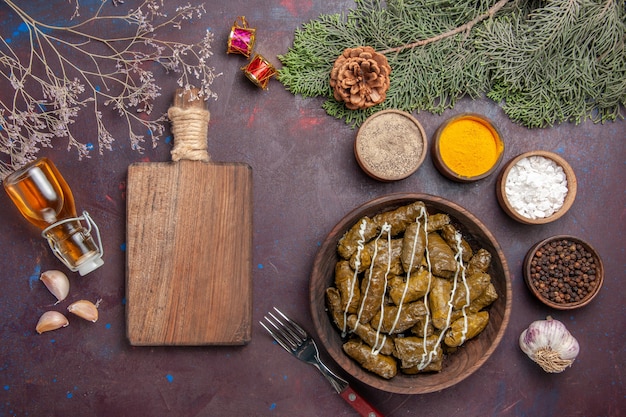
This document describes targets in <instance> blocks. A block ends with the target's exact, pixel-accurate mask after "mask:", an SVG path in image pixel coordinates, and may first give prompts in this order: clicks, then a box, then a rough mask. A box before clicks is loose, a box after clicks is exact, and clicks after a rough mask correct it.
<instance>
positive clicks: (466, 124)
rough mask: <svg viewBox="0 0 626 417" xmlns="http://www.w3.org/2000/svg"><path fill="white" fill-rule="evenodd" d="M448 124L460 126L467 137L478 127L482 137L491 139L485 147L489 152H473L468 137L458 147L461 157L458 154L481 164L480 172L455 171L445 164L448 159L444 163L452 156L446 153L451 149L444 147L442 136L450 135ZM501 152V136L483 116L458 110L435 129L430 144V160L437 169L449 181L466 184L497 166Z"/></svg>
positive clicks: (485, 176)
mask: <svg viewBox="0 0 626 417" xmlns="http://www.w3.org/2000/svg"><path fill="white" fill-rule="evenodd" d="M452 125H455V127H457V128H459V129H461V130H462V131H466V135H468V137H470V138H471V135H472V134H473V133H472V131H473V130H475V129H480V130H481V131H482V132H483V133H485V137H487V136H491V138H490V139H492V140H493V143H492V144H490V145H493V146H490V147H489V148H488V149H490V150H491V152H490V153H489V155H485V154H481V153H479V152H477V150H476V149H477V148H476V147H473V146H472V141H471V140H469V141H468V142H466V144H464V146H463V147H461V148H459V150H458V152H459V153H462V156H460V157H462V158H467V160H468V161H469V160H471V161H473V163H476V161H480V162H481V163H484V165H485V166H484V170H483V171H482V172H480V173H478V174H474V173H471V174H470V173H469V172H457V171H455V169H454V168H453V167H451V166H450V165H449V162H446V160H447V159H448V160H450V159H451V158H452V155H451V154H450V152H451V151H450V150H446V148H445V143H446V140H450V139H446V138H450V136H449V129H450V127H451V126H452ZM448 155H450V156H448ZM502 155H504V141H503V139H502V135H501V134H500V132H499V131H498V129H497V128H496V126H495V125H494V124H493V123H492V122H491V121H490V120H489V119H488V118H487V117H485V116H482V115H480V114H476V113H461V114H459V115H456V116H454V117H451V118H450V119H448V120H446V121H445V122H444V123H442V124H441V126H439V128H438V129H437V130H436V131H435V135H434V140H433V147H432V158H433V163H434V165H435V167H436V168H437V169H438V170H439V172H440V173H441V174H442V175H443V176H444V177H446V178H448V179H450V180H453V181H456V182H461V183H467V182H474V181H478V180H482V179H483V178H487V177H488V176H490V175H491V174H493V173H494V172H495V171H496V170H497V169H498V166H499V165H500V162H501V161H502Z"/></svg>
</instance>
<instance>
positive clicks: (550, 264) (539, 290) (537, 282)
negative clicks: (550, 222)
mask: <svg viewBox="0 0 626 417" xmlns="http://www.w3.org/2000/svg"><path fill="white" fill-rule="evenodd" d="M546 245H550V246H551V247H550V248H547V247H546ZM572 253H574V254H575V257H576V259H575V260H574V259H570V258H571V257H572ZM585 254H587V256H586V257H587V258H588V259H592V260H593V265H594V267H593V268H589V269H587V268H586V267H585V265H584V264H585V262H584V259H580V256H579V255H583V256H582V257H583V258H585V256H584V255H585ZM561 256H563V258H561ZM566 256H569V258H567V259H564V257H566ZM541 271H543V272H541ZM549 271H554V272H552V273H551V272H549ZM557 274H559V275H561V274H562V275H563V276H561V277H554V275H557ZM551 277H552V278H551ZM559 278H560V279H559ZM553 279H554V280H556V281H555V282H554V284H556V286H553V288H550V284H549V282H552V280H553ZM524 281H526V285H527V286H528V289H529V290H530V292H531V293H532V294H533V295H534V296H535V297H536V298H537V299H538V300H539V301H541V302H542V303H543V304H545V305H547V306H548V307H551V308H554V309H557V310H572V309H575V308H580V307H583V306H586V305H587V304H589V303H590V302H591V300H593V299H594V298H595V297H596V296H597V295H598V293H599V292H600V288H601V287H602V284H603V282H604V266H603V264H602V259H601V258H600V255H599V254H598V252H597V251H596V250H595V249H594V247H593V246H591V244H589V243H587V242H585V241H584V240H582V239H580V238H577V237H575V236H569V235H558V236H552V237H549V238H547V239H543V240H541V241H540V242H537V243H536V244H535V245H533V246H532V248H530V250H529V251H528V253H527V254H526V257H525V258H524ZM580 285H582V286H584V288H581V287H580ZM559 286H560V288H559ZM578 289H582V290H583V291H584V296H581V297H580V299H575V298H573V297H574V295H575V293H577V290H578ZM554 292H556V293H562V294H565V295H566V296H568V298H567V299H565V298H564V297H561V300H560V301H556V300H555V298H554V296H550V293H554Z"/></svg>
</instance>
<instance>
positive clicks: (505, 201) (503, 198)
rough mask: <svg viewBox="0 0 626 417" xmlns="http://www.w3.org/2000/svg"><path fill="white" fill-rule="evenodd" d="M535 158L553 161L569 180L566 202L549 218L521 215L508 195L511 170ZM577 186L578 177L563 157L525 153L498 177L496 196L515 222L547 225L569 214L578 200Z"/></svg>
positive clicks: (517, 157) (512, 160)
mask: <svg viewBox="0 0 626 417" xmlns="http://www.w3.org/2000/svg"><path fill="white" fill-rule="evenodd" d="M535 156H538V157H544V158H548V159H551V160H552V161H554V162H555V163H556V164H557V165H559V166H560V167H561V168H563V172H564V173H565V178H566V179H567V189H568V190H567V195H566V197H565V200H564V201H563V205H562V206H561V208H559V209H558V210H557V211H556V212H554V213H553V214H552V215H550V216H547V217H538V218H530V217H528V216H525V215H523V214H521V213H520V212H518V211H517V210H515V208H514V207H513V205H512V204H511V201H510V198H509V196H508V195H507V191H506V182H507V178H508V176H509V174H510V173H511V169H513V167H514V166H515V165H516V164H517V163H519V162H520V161H521V160H522V159H525V158H531V157H535ZM577 186H578V182H577V180H576V175H575V174H574V170H573V169H572V167H571V166H570V165H569V164H568V163H567V161H566V160H565V159H563V158H562V157H560V156H559V155H557V154H555V153H553V152H548V151H531V152H525V153H523V154H521V155H518V156H516V157H515V158H513V159H511V160H510V161H509V162H507V163H506V165H505V166H504V168H502V171H501V172H500V174H499V175H498V180H497V182H496V194H497V197H498V202H499V203H500V207H502V210H504V212H505V213H506V214H508V215H509V216H510V217H511V218H513V219H514V220H517V221H518V222H520V223H524V224H545V223H550V222H553V221H555V220H557V219H560V218H561V217H562V216H563V215H564V214H565V213H567V211H568V210H569V209H570V208H571V207H572V204H574V200H575V199H576V189H577Z"/></svg>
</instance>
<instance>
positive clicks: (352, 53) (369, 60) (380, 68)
mask: <svg viewBox="0 0 626 417" xmlns="http://www.w3.org/2000/svg"><path fill="white" fill-rule="evenodd" d="M390 74H391V67H390V66H389V63H388V62H387V58H386V57H385V56H384V55H383V54H379V53H378V52H376V51H375V50H374V48H372V47H371V46H359V47H356V48H347V49H346V50H344V51H343V53H342V54H341V55H340V56H339V58H337V60H336V61H335V64H334V65H333V69H332V70H331V72H330V86H331V87H332V89H333V95H334V97H335V100H337V101H343V102H344V103H345V105H346V107H347V108H349V109H350V110H359V109H367V108H369V107H372V106H375V105H377V104H379V103H382V102H383V101H384V100H385V97H386V96H387V89H388V88H389V75H390Z"/></svg>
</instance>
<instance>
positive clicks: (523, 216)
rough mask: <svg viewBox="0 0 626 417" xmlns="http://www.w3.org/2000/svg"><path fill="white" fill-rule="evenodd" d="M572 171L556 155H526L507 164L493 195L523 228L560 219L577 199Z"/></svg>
mask: <svg viewBox="0 0 626 417" xmlns="http://www.w3.org/2000/svg"><path fill="white" fill-rule="evenodd" d="M576 189H577V181H576V175H574V170H573V169H572V167H571V166H570V165H569V164H568V163H567V161H566V160H565V159H563V158H561V157H560V156H559V155H557V154H555V153H553V152H548V151H531V152H526V153H523V154H521V155H518V156H517V157H515V158H513V159H512V160H511V161H509V162H508V163H507V164H506V165H505V167H504V168H503V169H502V171H501V173H500V175H499V176H498V181H497V185H496V194H497V197H498V202H499V203H500V206H501V207H502V209H503V210H504V212H505V213H507V214H508V215H509V216H510V217H512V218H513V219H515V220H517V221H518V222H520V223H524V224H545V223H550V222H553V221H555V220H557V219H559V218H561V217H562V216H563V215H564V214H565V213H566V212H567V211H568V210H569V209H570V207H571V206H572V204H573V203H574V199H575V198H576Z"/></svg>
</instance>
